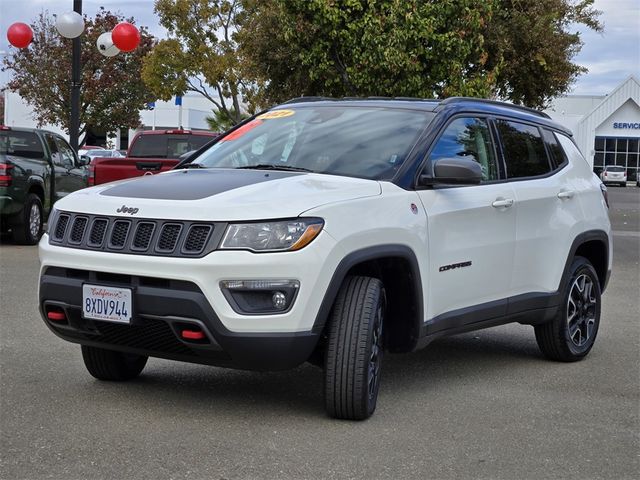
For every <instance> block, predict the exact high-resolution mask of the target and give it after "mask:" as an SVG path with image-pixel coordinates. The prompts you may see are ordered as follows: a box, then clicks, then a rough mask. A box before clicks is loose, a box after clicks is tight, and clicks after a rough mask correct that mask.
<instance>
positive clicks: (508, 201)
mask: <svg viewBox="0 0 640 480" xmlns="http://www.w3.org/2000/svg"><path fill="white" fill-rule="evenodd" d="M511 205H513V198H498V199H496V201H494V202H493V203H492V204H491V206H492V207H494V208H501V207H503V208H509V207H510V206H511Z"/></svg>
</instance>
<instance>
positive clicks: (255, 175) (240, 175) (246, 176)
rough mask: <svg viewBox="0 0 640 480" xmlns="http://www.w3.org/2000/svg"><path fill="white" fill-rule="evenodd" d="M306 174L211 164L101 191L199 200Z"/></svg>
mask: <svg viewBox="0 0 640 480" xmlns="http://www.w3.org/2000/svg"><path fill="white" fill-rule="evenodd" d="M295 175H304V173H298V172H278V171H273V170H271V171H268V172H267V171H264V170H230V169H221V168H211V169H206V170H205V169H203V170H181V171H180V172H179V173H172V174H168V175H147V176H144V177H142V178H139V179H136V180H133V181H130V182H125V183H122V184H120V185H115V186H113V187H111V188H107V189H106V190H104V191H102V192H100V195H107V196H109V197H130V198H153V199H158V200H199V199H201V198H206V197H211V196H212V195H217V194H218V193H223V192H227V191H229V190H233V189H236V188H240V187H246V186H248V185H253V184H255V183H262V182H268V181H271V180H279V179H281V178H287V177H292V176H295Z"/></svg>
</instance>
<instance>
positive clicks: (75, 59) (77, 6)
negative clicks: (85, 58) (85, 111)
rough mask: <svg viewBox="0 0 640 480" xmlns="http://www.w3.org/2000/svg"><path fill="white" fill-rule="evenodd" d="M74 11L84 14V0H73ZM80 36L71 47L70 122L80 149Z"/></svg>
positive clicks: (73, 139)
mask: <svg viewBox="0 0 640 480" xmlns="http://www.w3.org/2000/svg"><path fill="white" fill-rule="evenodd" d="M73 11H74V12H76V13H78V14H80V15H82V0H73ZM81 45H82V44H81V41H80V37H79V36H78V37H76V38H74V39H73V43H72V47H71V119H70V120H71V121H70V124H69V143H71V148H73V149H74V150H75V151H76V152H77V151H78V140H79V138H78V137H79V136H80V78H81V77H80V73H81V71H82V65H81V64H80V53H81V49H82V47H81Z"/></svg>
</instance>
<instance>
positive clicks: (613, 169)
mask: <svg viewBox="0 0 640 480" xmlns="http://www.w3.org/2000/svg"><path fill="white" fill-rule="evenodd" d="M605 170H606V171H607V172H619V173H621V172H624V167H610V166H607V167H605Z"/></svg>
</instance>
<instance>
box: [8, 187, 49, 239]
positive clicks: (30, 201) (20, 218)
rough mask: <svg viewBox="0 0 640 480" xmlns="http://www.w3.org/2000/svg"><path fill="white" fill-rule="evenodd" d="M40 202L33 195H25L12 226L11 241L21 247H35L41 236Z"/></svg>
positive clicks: (41, 217) (38, 198)
mask: <svg viewBox="0 0 640 480" xmlns="http://www.w3.org/2000/svg"><path fill="white" fill-rule="evenodd" d="M42 210H43V209H42V202H41V201H40V197H38V196H37V195H36V194H34V193H30V194H29V195H27V198H26V200H25V202H24V207H23V208H22V211H21V212H20V213H18V214H17V215H16V218H15V221H14V224H13V226H12V229H11V231H12V234H13V241H14V242H16V243H20V244H22V245H35V244H36V243H38V240H40V237H41V236H42V225H43V223H44V222H43V215H42V213H43V212H42Z"/></svg>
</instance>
